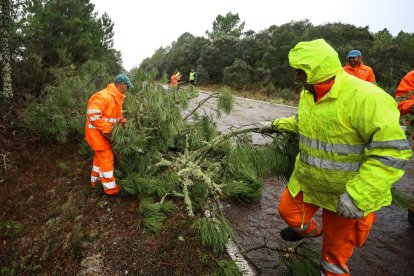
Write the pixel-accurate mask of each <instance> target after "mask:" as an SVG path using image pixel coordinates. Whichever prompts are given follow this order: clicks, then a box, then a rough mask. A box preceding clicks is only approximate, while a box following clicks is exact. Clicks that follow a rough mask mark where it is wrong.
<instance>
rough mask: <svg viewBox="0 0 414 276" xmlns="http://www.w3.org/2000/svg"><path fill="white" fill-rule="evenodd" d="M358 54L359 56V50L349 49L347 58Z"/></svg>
mask: <svg viewBox="0 0 414 276" xmlns="http://www.w3.org/2000/svg"><path fill="white" fill-rule="evenodd" d="M360 56H361V52H360V51H358V50H351V51H349V53H348V56H347V58H350V57H360Z"/></svg>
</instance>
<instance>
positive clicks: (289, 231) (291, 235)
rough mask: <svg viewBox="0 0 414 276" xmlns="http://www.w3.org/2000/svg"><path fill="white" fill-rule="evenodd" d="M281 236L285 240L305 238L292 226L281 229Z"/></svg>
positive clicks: (292, 240) (293, 240)
mask: <svg viewBox="0 0 414 276" xmlns="http://www.w3.org/2000/svg"><path fill="white" fill-rule="evenodd" d="M280 236H281V237H282V239H283V240H285V241H290V242H295V241H300V240H303V239H304V238H303V237H302V236H301V235H299V234H298V233H296V231H295V230H293V228H291V227H286V228H283V229H282V231H280Z"/></svg>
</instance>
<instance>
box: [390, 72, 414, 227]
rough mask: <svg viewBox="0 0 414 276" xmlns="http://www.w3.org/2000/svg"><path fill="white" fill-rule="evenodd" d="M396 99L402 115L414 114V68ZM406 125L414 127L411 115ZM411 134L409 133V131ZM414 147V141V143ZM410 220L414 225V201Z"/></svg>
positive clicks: (402, 81) (405, 122)
mask: <svg viewBox="0 0 414 276" xmlns="http://www.w3.org/2000/svg"><path fill="white" fill-rule="evenodd" d="M395 99H396V100H397V102H398V109H399V110H400V115H401V116H405V115H409V114H411V115H413V116H414V70H413V71H410V72H409V73H408V74H407V75H405V77H404V78H403V79H402V80H401V82H400V84H399V85H398V87H397V90H396V91H395ZM403 124H404V125H405V127H406V126H407V125H411V127H414V120H413V119H410V118H409V117H408V118H407V119H406V120H405V121H404V122H403ZM408 135H409V133H408ZM411 141H412V142H414V135H413V136H411ZM412 147H413V148H414V143H413V145H412ZM408 221H409V222H410V223H411V225H414V202H412V201H411V202H409V208H408Z"/></svg>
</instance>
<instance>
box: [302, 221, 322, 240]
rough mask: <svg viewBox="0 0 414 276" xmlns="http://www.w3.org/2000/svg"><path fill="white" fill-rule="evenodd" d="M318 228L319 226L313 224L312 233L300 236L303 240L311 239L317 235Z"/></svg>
mask: <svg viewBox="0 0 414 276" xmlns="http://www.w3.org/2000/svg"><path fill="white" fill-rule="evenodd" d="M319 228H320V226H319V224H315V228H313V230H312V232H310V233H308V234H305V235H301V236H302V237H304V238H313V237H315V236H316V233H318V230H319Z"/></svg>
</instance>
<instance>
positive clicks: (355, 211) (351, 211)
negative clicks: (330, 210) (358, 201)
mask: <svg viewBox="0 0 414 276" xmlns="http://www.w3.org/2000/svg"><path fill="white" fill-rule="evenodd" d="M336 213H337V214H338V216H340V217H344V218H350V219H360V218H362V217H363V216H364V211H362V210H361V209H359V208H358V207H357V206H356V205H355V204H354V200H353V199H352V197H351V196H350V195H349V194H348V193H347V192H345V193H343V194H342V195H341V196H340V197H339V202H338V205H337V206H336Z"/></svg>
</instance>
